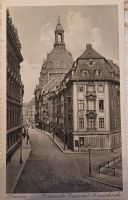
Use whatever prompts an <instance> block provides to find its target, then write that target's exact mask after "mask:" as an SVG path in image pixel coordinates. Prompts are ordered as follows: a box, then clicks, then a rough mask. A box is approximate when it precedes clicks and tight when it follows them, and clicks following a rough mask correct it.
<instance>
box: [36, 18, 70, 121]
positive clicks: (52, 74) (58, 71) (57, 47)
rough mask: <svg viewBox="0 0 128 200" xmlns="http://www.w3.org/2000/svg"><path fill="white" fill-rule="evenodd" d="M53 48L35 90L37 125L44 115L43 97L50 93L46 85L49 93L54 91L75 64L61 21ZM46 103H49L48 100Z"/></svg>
mask: <svg viewBox="0 0 128 200" xmlns="http://www.w3.org/2000/svg"><path fill="white" fill-rule="evenodd" d="M53 46H54V48H53V50H52V51H51V52H50V53H49V54H47V59H46V60H45V61H44V63H43V65H42V69H41V72H40V78H39V84H38V85H37V87H36V89H35V109H36V118H35V119H36V123H41V118H42V115H43V114H42V112H43V111H41V107H42V103H43V95H44V94H46V93H47V91H48V88H46V91H45V90H44V87H45V85H47V84H48V87H49V91H48V92H51V89H50V88H52V90H53V85H54V88H55V87H56V86H57V85H58V84H59V83H60V81H61V80H62V79H63V78H64V76H65V75H66V73H67V72H68V71H69V70H70V68H71V66H72V64H73V58H72V55H71V53H70V52H69V51H68V50H67V49H66V45H65V42H64V29H63V26H62V25H61V23H60V19H59V20H58V24H57V26H56V29H55V42H54V45H53ZM45 99H46V96H45ZM46 102H48V99H47V100H46ZM47 115H48V114H47V113H45V116H47Z"/></svg>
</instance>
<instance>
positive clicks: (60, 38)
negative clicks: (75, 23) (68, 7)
mask: <svg viewBox="0 0 128 200" xmlns="http://www.w3.org/2000/svg"><path fill="white" fill-rule="evenodd" d="M58 42H62V35H61V33H58Z"/></svg>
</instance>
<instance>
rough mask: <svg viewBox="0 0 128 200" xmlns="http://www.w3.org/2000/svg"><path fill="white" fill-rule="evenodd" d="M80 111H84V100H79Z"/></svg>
mask: <svg viewBox="0 0 128 200" xmlns="http://www.w3.org/2000/svg"><path fill="white" fill-rule="evenodd" d="M78 110H79V111H83V110H84V100H78Z"/></svg>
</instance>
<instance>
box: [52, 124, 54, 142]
mask: <svg viewBox="0 0 128 200" xmlns="http://www.w3.org/2000/svg"><path fill="white" fill-rule="evenodd" d="M52 134H53V141H54V122H53V125H52Z"/></svg>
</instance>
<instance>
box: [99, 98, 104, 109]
mask: <svg viewBox="0 0 128 200" xmlns="http://www.w3.org/2000/svg"><path fill="white" fill-rule="evenodd" d="M100 101H102V102H103V104H102V108H100V107H101V106H100ZM99 111H104V100H103V99H99Z"/></svg>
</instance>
